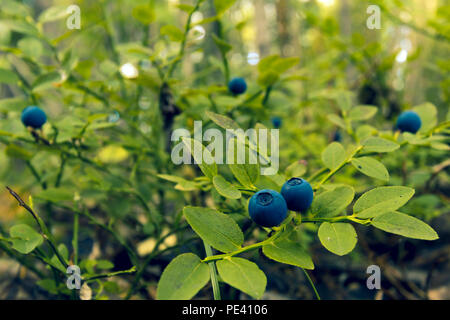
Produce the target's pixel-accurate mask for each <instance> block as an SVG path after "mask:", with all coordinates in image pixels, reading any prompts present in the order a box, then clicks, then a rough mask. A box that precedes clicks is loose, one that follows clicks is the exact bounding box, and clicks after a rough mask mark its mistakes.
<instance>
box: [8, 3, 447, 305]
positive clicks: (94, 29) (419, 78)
mask: <svg viewBox="0 0 450 320" xmlns="http://www.w3.org/2000/svg"><path fill="white" fill-rule="evenodd" d="M372 2H374V3H375V4H376V5H377V6H378V8H379V9H380V14H381V15H382V17H383V18H382V23H383V27H382V29H375V30H372V29H369V28H368V27H367V26H366V19H367V18H368V14H367V13H366V8H367V6H369V5H370V4H369V3H365V2H364V1H362V2H361V1H350V2H345V3H344V2H343V3H342V4H341V3H333V1H313V0H310V1H289V0H258V1H248V0H192V1H188V0H186V1H180V2H179V1H158V0H150V1H148V0H147V1H144V0H139V1H138V0H136V1H131V2H130V1H124V0H118V1H110V0H102V1H87V0H79V1H74V3H70V2H68V1H63V0H58V1H56V0H55V1H46V2H45V5H44V4H43V3H41V2H39V1H31V0H30V1H16V0H1V7H0V149H1V155H0V181H1V184H2V185H3V186H4V187H5V188H4V190H3V192H2V193H1V194H0V199H1V201H0V209H1V210H0V211H1V212H0V270H2V271H1V273H4V272H5V271H4V270H3V269H4V268H5V270H6V269H7V268H8V267H7V266H8V265H13V266H19V270H21V272H20V273H19V274H18V275H16V276H11V277H8V276H7V277H5V278H3V277H2V278H0V284H1V285H3V284H4V283H7V285H6V287H7V288H9V290H2V294H4V298H7V299H14V298H20V297H22V298H23V297H25V298H28V299H32V298H48V299H83V300H86V299H161V300H165V299H176V300H179V299H192V298H194V297H199V296H201V297H204V298H207V299H212V298H214V299H242V298H253V299H261V298H266V299H267V298H273V296H271V295H268V294H269V292H268V291H270V292H274V291H275V292H276V291H279V292H284V291H289V294H286V295H285V296H282V298H288V297H301V298H307V299H312V298H318V299H320V296H321V293H322V292H325V297H328V298H339V297H338V296H333V295H332V294H330V293H329V292H332V291H333V290H334V289H333V288H336V286H341V284H340V282H339V281H340V280H338V276H336V277H332V278H331V279H332V280H330V277H329V276H327V274H331V273H332V272H331V271H330V270H331V269H330V266H331V265H332V264H334V263H340V262H339V261H343V262H342V263H345V265H346V267H342V264H341V265H340V267H339V268H340V269H339V270H341V269H344V270H345V269H346V268H348V269H351V268H350V267H349V265H351V264H358V263H359V265H363V266H364V270H362V271H361V273H362V276H361V277H362V280H361V281H359V282H362V283H363V286H364V288H365V277H366V273H365V268H366V267H367V266H369V265H371V264H377V265H381V266H382V270H385V271H386V282H383V294H384V295H385V297H387V298H394V299H401V298H406V299H414V298H421V299H427V298H430V292H429V290H428V289H429V284H430V280H429V279H428V278H427V279H428V280H427V281H426V283H424V284H419V285H417V284H415V283H412V284H411V282H408V281H407V280H403V278H401V277H398V276H396V275H393V274H394V273H393V272H391V271H392V270H394V269H395V268H396V261H395V259H392V258H391V256H390V255H391V253H392V252H394V251H395V252H398V253H397V254H398V257H399V258H398V259H397V261H400V264H401V265H402V268H403V267H404V266H403V260H402V257H403V256H404V255H407V254H408V252H412V251H414V252H416V251H417V252H421V251H420V250H425V251H426V250H427V249H429V250H430V251H432V252H434V251H433V250H437V252H438V253H439V254H438V258H439V257H441V253H440V252H441V251H442V250H443V251H444V252H446V250H447V249H448V242H447V241H448V230H446V228H445V226H446V225H448V215H445V214H446V213H448V211H449V206H448V197H449V190H450V189H449V179H448V167H449V165H450V163H449V150H450V147H449V145H448V142H449V132H450V129H449V128H450V113H449V112H448V106H449V98H450V94H449V91H448V88H449V77H448V71H449V69H450V64H449V61H448V53H449V42H450V38H449V37H448V32H446V31H448V28H449V24H448V18H449V16H450V9H449V6H448V5H445V4H443V3H441V1H434V2H435V4H436V7H435V8H434V9H433V11H430V12H427V14H428V15H429V17H428V20H427V22H426V23H425V22H421V21H419V20H417V21H416V20H415V19H407V18H405V16H407V15H409V16H411V15H412V16H413V17H420V14H419V15H418V14H417V12H418V11H420V10H421V4H420V1H414V3H413V4H410V5H409V6H408V4H406V2H402V1H396V2H395V3H387V2H386V3H385V2H384V1H372ZM427 10H430V9H427ZM399 13H402V14H399ZM350 22H352V24H353V25H354V26H355V27H354V30H353V31H352V29H351V28H350V25H349V23H350ZM77 23H78V24H79V25H78V27H77ZM74 26H75V27H74ZM261 28H262V29H261ZM297 30H300V32H299V31H297ZM269 31H270V32H269ZM271 40H272V41H271ZM253 42H254V43H255V44H253ZM398 42H399V43H400V46H395V45H394V43H398ZM405 43H406V44H405ZM420 43H426V45H427V47H426V48H425V46H424V49H423V50H420V48H421V46H420ZM405 52H406V53H405ZM408 53H409V55H408ZM405 55H406V57H405ZM198 121H202V125H203V131H206V130H207V129H215V131H214V132H216V133H218V134H223V135H225V133H226V132H230V130H232V132H233V135H231V136H230V137H228V138H229V139H227V140H226V144H225V148H224V150H220V152H219V150H218V149H214V148H212V145H213V143H211V145H207V144H206V143H204V141H207V138H205V137H204V136H203V135H202V133H200V135H198V129H197V126H196V125H197V123H198ZM177 129H184V132H185V133H186V135H184V136H183V137H178V136H177V137H176V138H177V139H174V132H175V130H177ZM246 130H251V131H250V132H252V133H253V134H254V135H255V136H257V135H258V134H261V133H263V132H264V133H266V132H269V137H268V138H269V141H272V142H271V148H268V149H267V148H261V146H260V145H259V144H257V143H255V140H254V139H252V136H251V134H246V133H244V132H249V131H246ZM276 130H278V131H276ZM198 137H200V139H198ZM217 137H218V136H215V140H214V142H217V139H218V138H217ZM259 137H261V135H259ZM275 138H279V144H277V143H276V142H277V139H275ZM202 139H203V140H202ZM271 139H272V140H271ZM274 139H275V140H274ZM209 141H212V137H209ZM275 144H277V147H279V154H278V153H276V154H275V151H274V150H275V149H274V148H275ZM230 146H231V147H230ZM239 146H240V147H242V148H243V149H244V150H245V151H246V154H247V155H249V156H248V157H250V155H253V156H255V157H256V158H257V159H263V162H264V163H265V165H270V164H273V163H271V161H273V160H274V158H273V156H276V157H278V158H279V168H278V170H277V171H276V172H272V173H271V174H262V172H263V171H261V169H262V167H263V165H262V164H261V163H259V162H257V163H252V162H250V161H249V159H247V158H246V159H245V161H244V162H243V163H239V162H237V161H234V162H233V163H225V164H224V163H222V162H220V161H217V155H218V154H219V153H220V154H221V153H222V151H224V153H225V154H226V155H229V156H230V158H232V159H235V160H236V158H233V157H235V156H236V152H235V151H236V150H237V148H238V147H239ZM175 148H180V150H185V151H186V150H187V151H188V152H187V155H188V158H189V162H188V163H184V164H176V163H175V162H174V161H173V154H174V150H175ZM199 150H200V155H201V157H202V158H203V159H201V157H200V158H198V155H199V152H198V151H199ZM178 151H179V150H178ZM229 152H231V154H228V153H229ZM192 160H194V161H192ZM440 224H442V225H440ZM430 225H431V226H430ZM434 229H436V231H435V230H434ZM441 232H442V233H443V234H441ZM438 234H439V235H438ZM405 239H406V240H405ZM407 239H415V240H407ZM358 242H359V243H360V245H358ZM423 243H426V244H423ZM435 243H436V244H435ZM407 246H412V247H413V249H411V250H409V251H408V248H409V247H407ZM421 246H425V247H421ZM446 246H447V247H446ZM380 248H381V249H380ZM421 248H422V249H421ZM423 248H425V249H423ZM435 248H436V249H435ZM446 248H447V249H446ZM414 252H413V255H414ZM344 256H345V257H344ZM324 257H325V258H324ZM383 257H387V258H383ZM423 259H425V258H423ZM391 260H394V261H393V262H392V261H391ZM331 261H332V262H331ZM386 261H388V262H386ZM427 261H428V260H427ZM436 261H438V259H437V258H436V259H434V260H433V262H429V264H425V265H422V267H423V268H424V269H425V270H426V269H427V268H428V267H429V265H431V264H432V263H434V264H433V266H434V267H435V266H437V265H438V262H436ZM439 261H441V260H439ZM445 261H447V260H445ZM4 266H6V267H4ZM434 267H433V268H434ZM298 270H300V271H301V273H300V275H299V274H297V273H295V272H297V271H298ZM395 270H397V269H395ZM333 272H336V271H335V270H334V271H333ZM339 272H340V271H339ZM284 273H285V274H287V275H289V274H290V275H292V274H294V276H290V278H289V279H294V280H292V281H291V280H288V283H287V284H286V283H284V286H285V289H280V285H277V283H278V282H279V280H278V279H279V278H280V277H283V274H284ZM77 275H79V278H76V276H77ZM383 276H385V275H384V274H383ZM431 276H432V274H431V271H430V273H429V274H428V277H429V278H430V279H431ZM299 277H303V278H302V279H304V281H303V282H300V283H299V282H296V281H297V280H298V278H299ZM8 278H12V280H11V281H10V280H7V279H8ZM400 278H401V281H399V279H400ZM8 281H10V282H8ZM289 281H290V282H291V283H289ZM330 282H331V285H330V284H329V283H330ZM72 284H79V286H76V287H75V288H74V287H73V286H71V285H72ZM286 286H287V287H288V289H286ZM281 287H282V285H281ZM297 287H301V288H303V287H306V288H307V289H308V291H307V292H306V293H305V292H304V291H302V290H301V289H298V288H297ZM11 288H14V290H13V289H11ZM277 288H278V289H277ZM344 290H346V288H344ZM366 290H367V291H369V290H368V289H366ZM297 291H298V292H297ZM338 291H339V290H338ZM3 292H4V293H3ZM293 292H297V293H293ZM299 292H300V293H299ZM277 297H278V298H279V296H275V298H277ZM343 297H355V296H353V295H350V296H348V295H344V296H343ZM356 297H357V298H358V297H365V296H364V295H362V296H358V295H356ZM2 298H3V297H2ZM371 298H372V297H371Z"/></svg>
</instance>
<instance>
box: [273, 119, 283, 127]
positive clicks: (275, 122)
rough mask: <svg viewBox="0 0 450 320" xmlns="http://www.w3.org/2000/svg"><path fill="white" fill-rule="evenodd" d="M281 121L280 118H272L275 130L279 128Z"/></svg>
mask: <svg viewBox="0 0 450 320" xmlns="http://www.w3.org/2000/svg"><path fill="white" fill-rule="evenodd" d="M281 124H282V120H281V118H280V117H272V125H273V127H274V128H275V129H278V128H280V127H281Z"/></svg>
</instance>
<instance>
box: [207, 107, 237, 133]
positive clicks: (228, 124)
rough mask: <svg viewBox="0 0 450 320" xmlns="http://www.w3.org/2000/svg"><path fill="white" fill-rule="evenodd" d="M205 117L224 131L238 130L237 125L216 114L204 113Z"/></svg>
mask: <svg viewBox="0 0 450 320" xmlns="http://www.w3.org/2000/svg"><path fill="white" fill-rule="evenodd" d="M206 115H207V116H208V117H209V118H210V119H211V120H212V121H213V122H214V123H215V124H217V125H218V126H219V127H221V128H224V129H232V130H237V129H239V125H238V124H237V123H236V122H235V121H234V120H232V119H230V118H228V117H225V116H222V115H220V114H218V113H214V112H211V111H206Z"/></svg>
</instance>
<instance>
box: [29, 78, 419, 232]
mask: <svg viewBox="0 0 450 320" xmlns="http://www.w3.org/2000/svg"><path fill="white" fill-rule="evenodd" d="M228 89H229V90H230V92H231V93H233V94H235V95H239V94H242V93H244V92H245V91H246V90H247V84H246V82H245V80H244V79H243V78H233V79H232V80H231V81H230V82H229V84H228ZM21 120H22V123H23V124H24V125H25V126H26V127H32V128H34V129H40V128H42V126H43V125H44V124H45V123H46V122H47V116H46V114H45V112H44V111H43V110H42V109H41V108H39V107H37V106H29V107H26V108H25V109H24V110H23V111H22V117H21ZM272 123H273V125H274V127H275V128H279V127H280V126H281V119H280V118H279V117H273V118H272ZM421 126H422V121H421V120H420V117H419V115H418V114H417V113H416V112H414V111H405V112H403V113H402V114H401V115H400V116H399V117H398V119H397V123H396V125H395V127H396V129H397V130H400V131H401V132H411V133H416V132H417V131H419V129H420V127H421ZM313 197H314V193H313V190H312V188H311V185H310V184H309V183H308V182H307V181H306V180H304V179H301V178H291V179H290V180H288V181H286V183H285V184H284V185H283V187H282V188H281V194H280V193H278V192H276V191H274V190H270V189H264V190H261V191H258V192H257V193H255V194H254V195H253V196H252V197H251V198H250V202H249V205H248V211H249V214H250V217H251V218H252V219H253V221H255V222H256V223H257V224H259V225H261V226H264V227H268V228H270V227H274V226H278V225H279V224H280V223H281V222H283V220H284V219H286V217H287V211H288V209H289V210H292V211H296V212H305V211H306V210H307V209H308V208H309V207H310V205H311V203H312V201H313Z"/></svg>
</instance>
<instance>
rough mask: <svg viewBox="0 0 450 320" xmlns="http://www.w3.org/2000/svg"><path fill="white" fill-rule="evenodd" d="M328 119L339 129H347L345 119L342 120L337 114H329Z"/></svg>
mask: <svg viewBox="0 0 450 320" xmlns="http://www.w3.org/2000/svg"><path fill="white" fill-rule="evenodd" d="M327 118H328V120H330V121H331V122H332V123H334V124H335V125H337V126H338V127H341V128H342V129H347V125H346V124H345V121H344V119H342V118H341V117H339V116H338V115H336V114H329V115H328V116H327Z"/></svg>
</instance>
